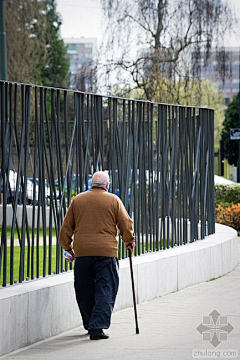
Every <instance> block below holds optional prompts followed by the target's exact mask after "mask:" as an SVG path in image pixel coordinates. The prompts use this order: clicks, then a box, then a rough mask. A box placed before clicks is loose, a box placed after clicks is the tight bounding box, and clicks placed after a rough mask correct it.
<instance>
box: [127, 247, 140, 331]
mask: <svg viewBox="0 0 240 360" xmlns="http://www.w3.org/2000/svg"><path fill="white" fill-rule="evenodd" d="M128 256H129V262H130V270H131V280H132V293H133V306H134V314H135V324H136V334H139V328H138V318H137V305H136V297H135V287H134V278H133V266H132V252H131V250H130V249H128Z"/></svg>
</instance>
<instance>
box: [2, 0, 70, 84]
mask: <svg viewBox="0 0 240 360" xmlns="http://www.w3.org/2000/svg"><path fill="white" fill-rule="evenodd" d="M5 10H6V35H7V68H8V80H10V81H16V82H24V83H35V84H39V85H46V86H56V87H66V86H68V81H69V60H68V57H67V49H66V46H65V44H64V42H63V40H62V39H61V38H60V32H59V30H60V26H61V19H60V16H59V14H58V13H57V11H56V1H55V0H18V1H16V0H8V1H6V2H5Z"/></svg>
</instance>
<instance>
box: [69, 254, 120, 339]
mask: <svg viewBox="0 0 240 360" xmlns="http://www.w3.org/2000/svg"><path fill="white" fill-rule="evenodd" d="M118 285H119V277H118V259H117V258H113V257H106V256H81V257H77V258H76V259H75V266H74V288H75V293H76V299H77V303H78V307H79V310H80V313H81V316H82V320H83V326H84V328H85V329H86V330H89V332H90V333H94V332H95V331H97V330H100V329H108V328H109V326H110V322H111V315H112V311H113V307H114V304H115V299H116V296H117V291H118Z"/></svg>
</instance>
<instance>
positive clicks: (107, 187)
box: [106, 183, 109, 191]
mask: <svg viewBox="0 0 240 360" xmlns="http://www.w3.org/2000/svg"><path fill="white" fill-rule="evenodd" d="M106 190H107V191H108V190H109V183H107V185H106Z"/></svg>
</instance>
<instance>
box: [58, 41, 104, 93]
mask: <svg viewBox="0 0 240 360" xmlns="http://www.w3.org/2000/svg"><path fill="white" fill-rule="evenodd" d="M64 42H65V44H66V45H67V46H68V51H67V53H68V56H69V60H70V72H71V75H70V82H71V87H72V88H73V89H78V90H81V91H90V92H92V91H94V90H95V88H96V76H95V74H96V68H95V65H94V61H95V59H96V54H97V39H95V38H84V37H81V38H66V39H64Z"/></svg>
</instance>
